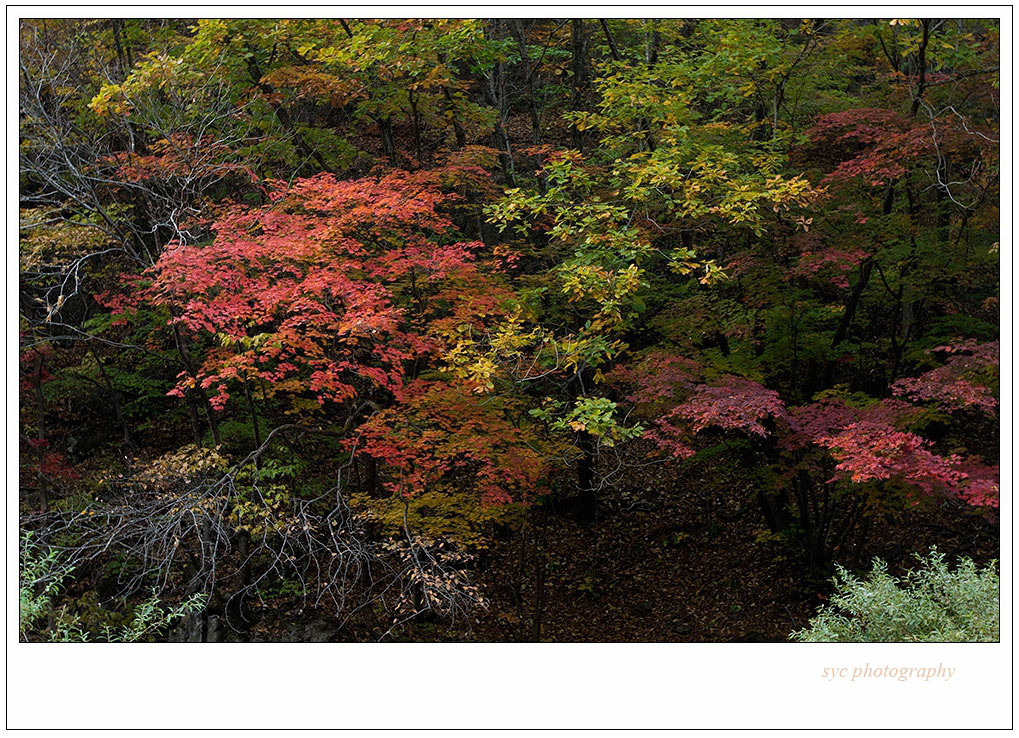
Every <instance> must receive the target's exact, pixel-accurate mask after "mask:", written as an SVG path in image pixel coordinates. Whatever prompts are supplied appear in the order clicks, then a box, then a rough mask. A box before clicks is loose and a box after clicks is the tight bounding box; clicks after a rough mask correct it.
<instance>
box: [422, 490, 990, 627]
mask: <svg viewBox="0 0 1019 738" xmlns="http://www.w3.org/2000/svg"><path fill="white" fill-rule="evenodd" d="M719 474H720V475H721V478H718V477H716V478H712V479H710V480H706V479H673V480H672V481H671V483H668V484H666V483H664V480H659V482H660V483H659V485H658V486H657V489H659V490H661V491H660V492H658V493H654V494H649V493H647V492H637V489H643V490H646V489H649V488H651V487H650V486H649V485H647V482H648V481H649V480H647V479H646V478H643V479H642V478H641V477H637V478H635V479H633V480H632V481H631V484H630V486H631V490H629V491H630V492H631V494H629V495H628V494H627V491H626V490H623V491H622V492H623V494H622V496H621V497H615V498H613V501H612V502H610V503H605V504H602V505H601V507H600V508H599V517H598V520H597V522H596V523H595V525H593V526H590V527H584V526H582V525H580V524H578V523H576V522H575V521H573V520H572V519H571V517H570V516H569V515H565V514H562V515H561V514H556V512H555V511H550V514H549V517H548V521H547V523H546V524H545V527H544V541H543V545H542V546H541V552H542V554H541V555H540V556H535V555H534V547H535V542H534V537H535V536H534V535H532V536H531V537H530V540H529V539H528V536H527V535H523V536H518V537H517V540H514V541H513V544H512V545H509V546H507V547H504V548H500V549H498V551H496V552H495V553H494V554H493V555H492V557H491V559H490V562H489V565H488V566H487V567H486V568H485V569H484V570H483V572H482V573H481V575H480V579H481V584H482V586H483V590H484V591H485V592H486V593H487V594H488V595H489V597H490V600H491V602H490V606H489V609H488V611H487V612H486V613H485V614H484V615H482V616H480V617H479V618H478V622H477V623H475V624H473V626H472V627H471V629H470V631H469V632H463V633H461V634H460V635H459V638H462V639H464V640H480V641H533V640H538V639H539V634H538V633H537V631H536V628H535V620H536V617H535V613H536V608H535V604H536V603H535V599H536V598H535V597H534V592H535V591H536V590H537V586H538V585H537V582H538V581H539V578H540V577H543V578H544V583H543V590H544V596H543V602H542V607H541V616H540V622H541V628H540V640H543V641H568V642H576V641H582V642H585V641H586V642H603V641H607V642H668V641H674V642H760V641H783V642H785V641H788V639H789V634H790V633H791V632H792V631H794V630H798V629H800V628H803V627H805V626H806V625H807V624H808V620H809V618H810V617H811V616H812V615H813V614H814V613H815V611H816V610H817V608H818V606H820V605H822V604H823V603H824V602H825V600H826V599H827V596H828V594H829V593H830V591H831V582H830V573H829V572H827V571H822V572H817V573H815V574H813V575H811V574H810V573H809V572H808V571H807V570H806V567H805V565H804V563H803V561H802V559H801V558H799V557H798V556H797V555H796V550H795V548H794V547H793V546H790V545H788V544H786V543H784V542H782V541H780V540H777V539H776V538H775V537H774V536H771V535H769V534H768V533H767V527H766V525H765V523H764V519H763V517H762V515H761V513H760V511H759V509H758V507H757V506H756V500H755V497H754V496H753V495H751V494H749V492H750V490H749V489H747V484H746V482H745V481H744V482H743V483H742V485H741V484H740V480H738V479H736V478H733V479H730V480H726V479H725V478H724V476H725V472H724V471H723V472H720V473H719ZM719 482H721V484H719ZM705 488H714V489H715V490H716V491H715V492H713V493H711V495H710V496H708V495H699V494H698V493H697V492H696V490H699V489H705ZM719 488H723V489H727V490H731V491H730V492H729V493H728V494H725V493H720V492H718V491H717V490H718V489H719ZM709 500H710V502H709ZM709 504H710V511H709ZM537 537H538V538H540V537H541V535H540V534H539V535H538V536H537ZM934 543H937V545H938V548H939V550H941V551H942V552H945V553H947V554H948V555H949V556H951V557H955V556H959V555H965V556H969V557H971V558H973V559H974V560H976V561H977V562H978V563H986V562H987V561H989V560H991V559H995V558H997V557H998V555H999V548H998V536H997V525H996V524H991V523H990V522H989V521H987V520H986V519H984V518H982V517H979V516H976V515H974V514H972V512H970V511H967V510H963V509H960V508H959V507H953V506H948V505H946V506H944V507H943V508H939V509H932V508H926V509H924V508H914V509H912V510H910V511H908V512H905V513H902V514H901V515H899V516H896V517H894V518H888V519H884V520H882V521H880V522H879V523H877V524H875V525H874V526H873V527H872V529H871V532H870V534H869V536H868V537H867V538H866V540H865V541H863V542H862V545H861V546H860V549H859V551H858V552H856V553H854V554H850V553H849V552H847V553H846V555H847V557H851V558H852V561H851V562H847V563H849V564H850V565H855V566H856V567H860V566H866V565H867V563H868V562H869V560H870V559H871V558H873V557H874V556H880V557H881V558H883V559H885V560H886V561H887V562H888V563H889V566H890V569H891V571H892V572H893V573H901V572H902V571H903V569H905V568H910V567H911V566H912V564H913V563H914V559H913V553H914V552H923V553H925V552H926V551H928V550H929V548H930V546H931V545H932V544H934ZM521 546H528V547H529V549H525V554H528V555H527V556H526V558H525V563H524V567H523V569H524V571H523V572H521ZM542 561H543V562H544V572H543V573H542V572H541V571H540V570H539V567H540V565H541V563H540V562H542ZM518 589H519V596H518V594H517V591H518ZM415 631H419V629H418V628H415ZM407 636H409V638H408V640H414V639H415V638H422V637H425V638H427V634H425V633H420V632H415V633H408V634H407ZM451 636H453V637H456V636H455V632H449V633H447V634H446V635H445V638H449V637H451Z"/></svg>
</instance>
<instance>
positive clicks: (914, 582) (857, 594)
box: [790, 548, 999, 643]
mask: <svg viewBox="0 0 1019 738" xmlns="http://www.w3.org/2000/svg"><path fill="white" fill-rule="evenodd" d="M917 559H918V561H919V562H920V568H918V569H916V570H914V571H911V572H909V573H908V574H906V576H905V577H904V578H903V579H902V580H898V579H896V578H895V577H893V576H891V575H890V574H889V573H888V565H887V564H886V563H885V562H884V561H882V560H881V559H874V565H873V568H872V569H871V571H870V574H869V575H868V576H867V578H866V579H858V578H856V577H854V576H853V575H852V574H851V573H850V572H848V571H847V570H846V569H844V568H842V567H841V566H840V567H838V574H837V576H836V577H835V578H834V581H835V588H836V592H835V594H834V595H833V596H832V598H831V602H830V604H828V605H826V606H825V607H823V608H821V610H820V611H819V612H818V614H817V616H816V617H814V618H813V619H812V620H811V621H810V627H809V628H804V629H803V630H800V631H796V632H794V633H792V634H790V638H792V639H793V640H796V641H802V642H809V643H844V642H889V641H893V642H900V641H925V642H945V641H957V642H977V641H997V640H998V587H999V581H998V573H997V571H996V570H995V569H996V562H991V563H990V564H988V565H987V566H986V567H985V568H983V569H979V570H978V569H977V566H976V564H974V563H973V561H971V560H970V559H967V558H963V559H961V560H960V561H959V564H958V566H956V568H955V571H951V570H949V567H948V564H947V563H946V562H945V556H944V554H941V553H938V551H937V550H936V549H934V548H932V549H931V552H930V554H929V555H928V556H927V557H923V556H921V555H919V554H917Z"/></svg>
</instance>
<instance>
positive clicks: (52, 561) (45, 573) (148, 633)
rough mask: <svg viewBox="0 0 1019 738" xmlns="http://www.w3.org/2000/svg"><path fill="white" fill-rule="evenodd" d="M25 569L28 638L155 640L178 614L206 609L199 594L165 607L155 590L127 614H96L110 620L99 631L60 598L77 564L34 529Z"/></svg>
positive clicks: (22, 596) (23, 628)
mask: <svg viewBox="0 0 1019 738" xmlns="http://www.w3.org/2000/svg"><path fill="white" fill-rule="evenodd" d="M20 565H21V566H20V572H19V582H18V584H19V586H18V590H19V618H18V620H19V623H18V624H19V629H20V633H21V638H22V640H29V639H31V640H44V641H50V642H57V643H69V642H85V641H106V642H120V643H135V642H138V641H151V640H153V639H154V638H155V637H156V636H157V635H159V634H160V633H161V632H162V631H163V630H164V629H165V628H166V627H167V626H169V625H170V623H172V622H173V621H174V620H176V619H177V618H180V617H183V616H185V615H188V614H191V613H193V612H198V611H200V610H201V609H202V608H203V607H205V599H206V598H205V595H202V594H196V595H193V596H191V597H189V598H188V599H186V600H185V601H184V602H182V603H180V604H179V605H178V606H177V607H170V608H167V607H164V606H163V605H162V603H161V602H160V601H159V597H158V596H157V594H156V592H155V590H153V592H152V594H151V595H150V596H149V597H148V599H146V600H145V601H144V602H141V603H140V604H138V605H136V606H135V607H134V608H133V609H131V610H130V611H128V612H127V613H121V612H113V611H109V610H103V609H101V608H99V607H98V606H94V607H93V608H92V609H93V610H98V613H95V612H93V613H90V615H91V616H92V617H89V618H87V620H88V621H93V620H96V619H97V618H98V619H99V620H106V621H107V622H108V623H116V624H106V625H103V626H101V627H99V628H98V629H96V630H91V629H90V627H89V626H87V625H86V624H85V623H86V619H85V618H83V616H82V613H80V612H78V611H77V610H76V609H75V608H74V607H72V606H71V603H70V601H67V600H64V601H63V602H59V601H58V600H59V598H60V596H61V593H62V591H63V589H64V580H65V579H67V577H68V576H70V574H71V572H72V571H74V567H73V566H71V565H69V564H67V563H64V562H61V561H60V557H59V555H58V553H57V552H56V551H55V550H54V549H53V548H46V549H44V548H43V547H42V546H40V545H39V544H38V543H36V542H35V541H33V540H32V534H31V533H25V534H23V535H22V537H21V551H20Z"/></svg>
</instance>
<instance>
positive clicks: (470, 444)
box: [10, 18, 1001, 643]
mask: <svg viewBox="0 0 1019 738" xmlns="http://www.w3.org/2000/svg"><path fill="white" fill-rule="evenodd" d="M18 31H19V43H20V47H19V50H18V52H19V67H18V69H17V77H18V85H19V88H18V104H19V123H20V129H19V131H18V134H17V135H18V141H19V158H18V163H19V195H20V202H19V208H20V210H19V212H20V218H19V226H20V227H19V243H18V260H19V264H18V268H19V288H20V289H19V294H18V300H19V307H20V312H19V315H18V318H17V319H18V324H19V325H18V341H19V358H20V372H19V385H18V387H19V392H20V396H19V403H18V405H19V408H18V412H19V422H20V424H19V441H20V445H19V447H20V455H19V459H18V464H19V513H20V514H19V518H20V519H19V525H20V541H19V544H20V581H19V588H20V623H19V626H20V638H21V640H23V641H30V642H43V641H44V642H52V641H59V642H69V641H104V642H108V641H132V642H139V641H150V642H151V641H156V642H167V641H169V642H244V643H248V642H281V641H282V642H378V641H383V642H386V641H389V642H392V641H399V642H421V641H429V642H434V641H442V642H465V641H472V642H479V641H480V642H507V641H512V642H519V641H534V642H537V641H558V642H562V641H572V642H576V641H586V642H606V641H624V642H647V641H652V642H661V641H676V642H762V641H777V642H787V643H790V642H798V641H822V642H836V641H997V640H999V625H998V617H999V615H998V605H999V603H998V597H999V594H998V592H999V589H998V588H999V584H998V576H999V575H998V560H999V559H1000V556H1001V554H1000V552H999V518H998V508H999V461H1000V451H999V443H1000V434H999V430H1000V422H999V373H998V367H999V343H998V341H999V241H1000V235H999V36H998V21H997V20H977V19H806V20H804V19H801V18H797V19H619V18H610V19H554V18H543V19H519V18H511V19H456V20H454V19H447V20H442V19H417V20H403V19H375V20H371V19H355V18H347V19H341V18H334V19H290V20H286V19H277V18H259V19H205V20H197V19H66V20H61V19H45V20H22V21H21V22H20V27H19V28H18ZM12 320H13V319H12ZM10 340H11V341H12V342H13V340H14V337H13V336H11V337H10ZM11 463H12V464H13V460H12V461H11Z"/></svg>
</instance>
